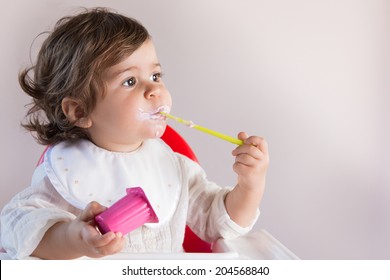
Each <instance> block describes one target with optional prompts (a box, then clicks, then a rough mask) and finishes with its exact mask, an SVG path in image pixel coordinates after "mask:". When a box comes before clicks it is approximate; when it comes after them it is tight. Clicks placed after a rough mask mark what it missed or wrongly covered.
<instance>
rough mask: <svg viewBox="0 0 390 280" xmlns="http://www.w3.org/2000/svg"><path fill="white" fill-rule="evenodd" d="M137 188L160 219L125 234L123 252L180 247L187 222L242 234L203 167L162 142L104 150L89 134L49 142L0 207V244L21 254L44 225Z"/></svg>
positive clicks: (209, 235)
mask: <svg viewBox="0 0 390 280" xmlns="http://www.w3.org/2000/svg"><path fill="white" fill-rule="evenodd" d="M130 187H141V188H142V189H143V190H144V192H145V194H146V196H147V198H148V199H149V201H150V203H151V205H152V207H153V209H154V210H155V212H156V214H157V216H158V218H159V222H158V223H149V224H145V225H143V226H141V227H139V228H137V229H135V230H134V231H132V232H130V233H129V234H127V235H126V236H125V239H126V246H125V248H124V250H123V252H182V251H183V248H182V243H183V238H184V230H185V225H186V224H187V225H188V226H189V227H190V228H191V229H192V230H193V231H194V233H196V234H197V235H198V236H199V237H200V238H202V239H204V240H206V241H208V242H213V241H215V240H216V239H218V238H221V237H222V238H234V237H237V236H239V235H242V234H244V233H247V232H248V231H249V230H250V229H251V228H252V227H253V225H254V223H255V222H256V220H257V218H258V214H259V212H258V213H257V216H256V218H255V219H254V221H253V223H252V225H251V226H249V227H246V228H242V227H240V226H239V225H237V224H236V223H234V222H233V221H232V220H231V219H230V217H229V215H228V214H227V212H226V209H225V206H224V198H225V195H226V194H227V193H228V192H229V191H230V189H231V188H223V187H220V186H217V185H216V184H215V183H213V182H210V181H208V180H207V179H206V175H205V173H204V171H203V169H202V168H201V167H200V166H199V165H198V164H197V163H195V162H193V161H192V160H190V159H188V158H187V157H185V156H182V155H180V154H177V153H174V152H173V151H172V150H171V149H170V148H169V147H168V146H167V145H166V144H165V143H164V142H163V141H162V140H160V139H153V140H147V141H145V142H144V143H143V145H142V146H141V147H140V148H139V149H138V150H137V151H134V152H130V153H119V152H110V151H107V150H104V149H102V148H99V147H97V146H95V145H94V144H93V143H91V142H90V141H88V140H78V141H76V142H62V143H60V144H58V145H55V146H53V147H51V148H50V149H49V150H48V151H47V152H46V154H45V158H44V162H43V164H41V165H39V166H38V167H37V168H36V170H35V172H34V175H33V179H32V183H31V186H29V187H28V188H26V189H25V190H24V191H22V192H20V193H19V194H17V195H16V196H15V197H14V198H13V199H12V200H11V201H10V202H9V203H8V204H7V205H6V206H5V207H4V208H3V210H2V212H1V245H2V246H3V248H4V249H5V250H6V251H7V253H8V255H9V256H10V257H11V258H15V259H23V258H27V257H28V256H29V255H31V253H32V252H33V251H34V249H35V248H36V247H37V245H38V244H39V242H40V240H41V239H42V237H43V235H44V233H45V232H46V230H47V229H48V228H50V227H51V226H52V225H54V224H55V223H57V222H59V221H64V220H69V219H75V218H76V216H77V215H78V214H79V213H80V211H81V210H82V209H84V208H85V206H86V205H87V204H88V203H89V202H91V201H97V202H99V203H100V204H102V205H104V206H107V207H109V206H110V205H112V204H113V203H115V201H117V200H119V199H120V198H121V197H123V196H124V195H125V194H126V191H125V190H126V188H130Z"/></svg>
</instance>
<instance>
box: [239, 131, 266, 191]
mask: <svg viewBox="0 0 390 280" xmlns="http://www.w3.org/2000/svg"><path fill="white" fill-rule="evenodd" d="M238 138H239V139H241V140H243V141H244V144H243V145H240V146H238V147H237V148H236V149H234V150H233V152H232V154H233V156H235V157H236V160H235V163H234V165H233V170H234V172H236V173H237V175H238V184H237V185H238V187H239V188H241V189H243V190H257V191H260V192H263V188H264V185H265V175H266V172H267V169H268V164H269V155H268V145H267V142H266V141H265V140H264V139H263V138H261V137H258V136H251V137H248V135H247V134H246V133H245V132H240V133H239V134H238Z"/></svg>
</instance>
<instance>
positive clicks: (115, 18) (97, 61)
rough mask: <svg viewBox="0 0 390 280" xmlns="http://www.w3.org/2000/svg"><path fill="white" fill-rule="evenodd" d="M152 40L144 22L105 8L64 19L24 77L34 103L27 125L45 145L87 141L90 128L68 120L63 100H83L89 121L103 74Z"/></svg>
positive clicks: (102, 86)
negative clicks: (143, 24) (67, 98)
mask: <svg viewBox="0 0 390 280" xmlns="http://www.w3.org/2000/svg"><path fill="white" fill-rule="evenodd" d="M148 38H150V35H149V33H148V31H147V30H146V29H145V27H143V26H142V25H141V24H140V23H139V22H137V21H136V20H134V19H131V18H128V17H126V16H123V15H120V14H118V13H114V12H110V11H109V10H108V9H106V8H94V9H91V10H85V11H83V12H81V13H79V14H77V15H75V16H68V17H64V18H62V19H60V20H59V21H58V22H57V24H56V25H55V27H54V30H53V31H52V32H51V33H50V35H49V36H48V38H47V39H46V40H45V41H44V42H43V44H42V47H41V49H40V51H39V54H38V57H37V62H36V64H35V65H33V66H31V67H29V68H26V69H24V70H23V71H21V72H20V74H19V83H20V85H21V87H22V89H23V91H25V92H26V93H27V94H28V95H30V96H31V97H32V98H33V102H32V103H31V104H30V105H31V107H30V109H29V110H28V113H27V115H26V119H27V122H26V123H22V126H23V127H24V128H26V129H27V130H29V131H31V132H34V137H35V138H36V139H37V141H38V142H39V143H41V144H45V145H48V144H49V145H52V144H56V143H58V142H60V141H63V140H72V139H79V138H88V134H87V132H86V131H85V129H83V128H80V127H77V126H76V125H75V123H76V122H75V121H73V122H71V121H69V120H68V119H67V118H66V116H65V114H64V112H63V111H62V100H63V99H64V98H65V97H71V98H73V99H76V100H78V102H79V103H80V104H81V106H82V108H83V112H84V116H82V117H87V116H88V115H89V114H90V113H91V112H92V110H93V109H94V107H95V104H96V97H97V94H103V95H104V92H105V84H104V81H103V80H102V79H101V74H102V72H103V71H104V70H106V69H107V68H108V67H111V66H113V65H115V64H117V63H119V62H120V61H121V60H123V59H124V58H125V57H128V56H129V55H131V54H132V53H133V52H134V51H135V50H136V49H137V48H139V47H140V46H141V45H142V44H143V43H144V42H145V41H146V40H147V39H148ZM31 71H32V72H33V77H32V76H31V75H30V74H29V73H30V72H31Z"/></svg>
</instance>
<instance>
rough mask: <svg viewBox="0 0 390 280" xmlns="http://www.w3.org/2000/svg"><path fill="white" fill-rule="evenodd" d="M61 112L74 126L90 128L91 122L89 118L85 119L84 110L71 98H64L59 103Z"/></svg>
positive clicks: (77, 101) (79, 103)
mask: <svg viewBox="0 0 390 280" xmlns="http://www.w3.org/2000/svg"><path fill="white" fill-rule="evenodd" d="M61 106H62V112H64V114H65V116H66V117H67V119H68V120H69V121H70V122H72V123H75V125H76V126H78V127H81V128H89V127H91V126H92V120H91V118H90V117H88V116H87V117H85V110H84V108H83V106H82V105H81V102H80V101H79V100H77V99H74V98H71V97H65V98H64V99H63V100H62V103H61Z"/></svg>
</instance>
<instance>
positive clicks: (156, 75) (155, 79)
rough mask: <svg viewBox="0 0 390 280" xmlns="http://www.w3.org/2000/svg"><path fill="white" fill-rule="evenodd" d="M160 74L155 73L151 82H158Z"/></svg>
mask: <svg viewBox="0 0 390 280" xmlns="http://www.w3.org/2000/svg"><path fill="white" fill-rule="evenodd" d="M161 76H162V73H155V74H153V75H152V77H151V80H152V81H153V82H159V81H160V80H161Z"/></svg>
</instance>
